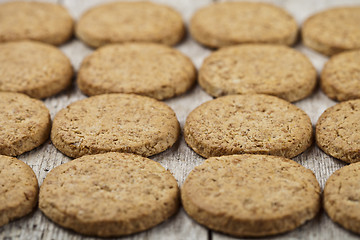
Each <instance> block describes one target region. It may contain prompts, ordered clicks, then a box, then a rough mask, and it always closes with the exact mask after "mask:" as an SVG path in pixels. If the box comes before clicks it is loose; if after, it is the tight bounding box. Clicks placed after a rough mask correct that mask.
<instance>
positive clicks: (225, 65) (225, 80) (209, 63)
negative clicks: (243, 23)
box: [199, 44, 316, 101]
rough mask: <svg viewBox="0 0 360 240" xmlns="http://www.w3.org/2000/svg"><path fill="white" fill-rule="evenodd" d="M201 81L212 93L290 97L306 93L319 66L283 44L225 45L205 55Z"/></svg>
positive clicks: (297, 97)
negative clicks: (316, 67) (315, 66)
mask: <svg viewBox="0 0 360 240" xmlns="http://www.w3.org/2000/svg"><path fill="white" fill-rule="evenodd" d="M199 84H200V85H201V86H202V88H203V89H204V90H205V91H206V92H208V93H209V94H210V95H212V96H215V97H219V96H223V95H230V94H249V93H263V94H269V95H275V96H277V97H280V98H283V99H285V100H288V101H297V100H300V99H302V98H305V97H307V96H308V95H309V94H311V92H312V91H313V89H314V87H315V85H316V70H315V68H314V67H313V65H312V64H311V62H310V61H309V59H308V58H307V57H306V56H305V55H303V54H302V53H300V52H298V51H296V50H294V49H292V48H289V47H286V46H280V45H266V44H246V45H238V46H231V47H224V48H221V49H220V50H218V51H216V52H214V53H212V54H211V55H210V56H209V57H207V58H206V59H205V61H204V62H203V65H202V66H201V68H200V71H199Z"/></svg>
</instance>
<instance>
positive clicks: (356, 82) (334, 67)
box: [321, 50, 360, 101]
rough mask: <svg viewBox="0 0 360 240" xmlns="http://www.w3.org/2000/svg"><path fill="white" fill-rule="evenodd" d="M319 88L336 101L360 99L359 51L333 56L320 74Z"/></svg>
mask: <svg viewBox="0 0 360 240" xmlns="http://www.w3.org/2000/svg"><path fill="white" fill-rule="evenodd" d="M321 88H322V90H323V91H324V92H325V94H326V95H327V96H328V97H329V98H331V99H334V100H337V101H346V100H351V99H358V98H360V50H355V51H348V52H344V53H340V54H337V55H335V56H333V57H332V58H331V59H330V60H329V61H328V62H327V63H326V64H325V66H324V68H323V70H322V72H321Z"/></svg>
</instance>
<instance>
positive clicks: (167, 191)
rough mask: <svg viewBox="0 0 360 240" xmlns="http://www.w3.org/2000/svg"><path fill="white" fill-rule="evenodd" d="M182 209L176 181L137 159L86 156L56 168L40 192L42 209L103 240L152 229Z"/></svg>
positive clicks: (66, 224) (122, 155)
mask: <svg viewBox="0 0 360 240" xmlns="http://www.w3.org/2000/svg"><path fill="white" fill-rule="evenodd" d="M178 207H179V189H178V185H177V182H176V180H175V178H174V177H173V176H172V175H171V173H170V172H169V171H166V170H165V169H164V168H163V167H162V166H161V165H160V164H159V163H157V162H155V161H153V160H150V159H148V158H144V157H141V156H138V155H135V154H129V153H105V154H97V155H87V156H83V157H81V158H78V159H75V160H73V161H71V162H68V163H65V164H62V165H60V166H58V167H56V168H55V169H53V170H52V171H51V172H50V173H49V174H48V175H47V176H46V178H45V180H44V183H43V184H42V185H41V188H40V199H39V208H40V210H41V211H42V212H43V213H44V214H45V215H46V216H48V217H49V218H50V219H51V220H53V221H54V222H56V223H58V224H59V225H61V226H63V227H66V228H70V229H73V230H75V231H76V232H79V233H82V234H87V235H96V236H101V237H110V236H121V235H128V234H132V233H136V232H140V231H144V230H146V229H149V228H151V227H153V226H155V225H157V224H159V223H161V222H163V221H164V220H166V219H167V218H169V217H170V216H172V215H174V214H175V213H176V212H177V210H178Z"/></svg>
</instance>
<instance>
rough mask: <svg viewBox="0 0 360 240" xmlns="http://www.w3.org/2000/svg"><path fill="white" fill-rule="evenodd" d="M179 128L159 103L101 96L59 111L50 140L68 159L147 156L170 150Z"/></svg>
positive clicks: (167, 110)
mask: <svg viewBox="0 0 360 240" xmlns="http://www.w3.org/2000/svg"><path fill="white" fill-rule="evenodd" d="M179 134H180V126H179V122H178V121H177V118H176V115H175V113H174V111H173V110H172V109H171V108H170V107H169V106H167V105H166V104H165V103H163V102H159V101H157V100H155V99H152V98H149V97H143V96H138V95H132V94H103V95H98V96H93V97H90V98H87V99H83V100H80V101H77V102H75V103H72V104H70V105H69V106H68V107H66V108H64V109H62V110H61V111H59V112H58V113H57V114H56V116H55V118H54V121H53V127H52V131H51V140H52V142H53V144H54V145H55V147H56V148H57V149H59V150H60V151H61V152H62V153H64V154H65V155H67V156H70V157H80V156H82V155H85V154H96V153H105V152H131V153H136V154H139V155H143V156H151V155H154V154H157V153H160V152H162V151H165V150H166V149H168V148H170V147H171V146H172V145H173V144H174V143H175V142H176V140H177V139H178V137H179Z"/></svg>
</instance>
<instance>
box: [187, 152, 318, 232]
mask: <svg viewBox="0 0 360 240" xmlns="http://www.w3.org/2000/svg"><path fill="white" fill-rule="evenodd" d="M320 194H321V190H320V186H319V183H318V182H317V180H316V177H315V175H314V174H313V172H311V171H310V170H309V169H306V168H304V167H303V166H301V165H300V164H298V163H296V162H294V161H292V160H290V159H286V158H282V157H275V156H267V155H253V154H244V155H230V156H222V157H213V158H209V159H207V160H206V161H205V162H204V163H203V164H201V165H199V166H197V167H195V169H194V170H193V171H192V172H191V173H190V174H189V176H188V177H187V179H186V180H185V183H184V185H183V186H182V188H181V198H182V204H183V206H184V209H185V211H186V212H187V213H188V214H189V216H190V217H192V218H193V219H195V220H196V221H197V222H199V223H200V224H202V225H205V226H206V227H208V228H210V229H212V230H215V231H220V232H224V233H227V234H230V235H234V236H237V237H260V236H267V235H273V234H279V233H283V232H286V231H290V230H293V229H294V228H296V227H298V226H300V225H301V224H303V223H304V222H305V221H307V220H310V219H312V218H313V217H315V215H316V214H317V212H318V211H319V208H320Z"/></svg>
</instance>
